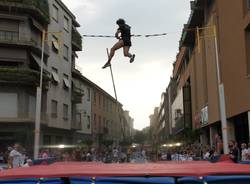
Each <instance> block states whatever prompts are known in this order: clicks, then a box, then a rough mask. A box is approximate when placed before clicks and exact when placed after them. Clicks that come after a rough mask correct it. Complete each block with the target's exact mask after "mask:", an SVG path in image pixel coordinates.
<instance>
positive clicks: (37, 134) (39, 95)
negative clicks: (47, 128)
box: [34, 30, 46, 159]
mask: <svg viewBox="0 0 250 184" xmlns="http://www.w3.org/2000/svg"><path fill="white" fill-rule="evenodd" d="M45 34H46V32H45V30H43V32H42V54H41V55H42V56H41V64H40V84H39V86H38V87H37V88H36V120H35V140H34V159H37V158H38V153H39V145H40V124H41V101H42V87H43V86H42V85H43V57H44V42H45Z"/></svg>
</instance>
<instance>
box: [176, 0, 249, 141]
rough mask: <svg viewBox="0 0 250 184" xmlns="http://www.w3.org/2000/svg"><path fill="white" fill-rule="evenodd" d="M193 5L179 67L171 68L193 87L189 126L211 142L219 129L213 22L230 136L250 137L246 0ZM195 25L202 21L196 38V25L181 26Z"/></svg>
mask: <svg viewBox="0 0 250 184" xmlns="http://www.w3.org/2000/svg"><path fill="white" fill-rule="evenodd" d="M191 9H192V11H191V14H190V18H189V21H188V23H187V24H186V25H185V26H184V31H183V34H182V38H181V41H180V52H179V55H178V58H177V61H176V65H175V69H174V71H180V72H179V74H178V72H175V73H177V75H176V76H177V77H176V78H177V79H178V80H177V83H178V86H179V87H181V86H182V87H183V86H189V88H190V91H191V98H190V99H191V104H192V105H191V109H192V122H193V124H192V128H193V129H199V130H200V131H201V142H202V143H203V144H208V143H209V144H212V145H214V144H215V139H214V135H215V134H221V122H220V119H221V118H220V108H219V95H218V94H219V92H218V78H217V77H218V73H217V66H216V55H215V54H216V47H215V39H214V36H215V35H214V34H213V31H212V26H214V25H215V26H216V36H217V40H218V54H219V56H218V57H219V68H220V70H219V71H220V76H221V84H223V85H224V94H225V105H226V117H227V126H228V128H227V131H228V139H229V140H231V139H233V140H237V141H238V142H239V143H241V142H249V127H250V126H249V122H250V121H249V119H250V118H249V117H250V113H249V109H250V97H249V92H250V85H249V84H250V81H249V70H248V68H249V67H248V66H249V57H248V53H249V52H248V48H249V45H250V42H249V23H250V9H249V1H248V0H240V1H230V3H228V1H226V0H220V1H216V0H212V1H211V0H210V1H208V0H207V1H201V0H196V1H193V2H191ZM196 27H200V28H201V27H203V28H205V27H206V29H201V30H200V31H199V36H200V39H199V40H198V39H197V38H198V36H197V34H196V32H195V31H185V30H187V29H192V28H196ZM198 43H199V44H198ZM175 73H174V74H175ZM188 93H189V92H188ZM188 96H189V95H188ZM183 99H184V97H183ZM183 104H184V102H183ZM184 106H185V105H184ZM184 113H185V109H184Z"/></svg>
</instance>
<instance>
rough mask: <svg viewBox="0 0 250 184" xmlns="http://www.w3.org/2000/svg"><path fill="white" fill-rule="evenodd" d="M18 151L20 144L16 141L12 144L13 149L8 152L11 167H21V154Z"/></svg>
mask: <svg viewBox="0 0 250 184" xmlns="http://www.w3.org/2000/svg"><path fill="white" fill-rule="evenodd" d="M19 151H20V145H19V144H17V143H16V144H14V149H13V150H12V151H11V152H10V154H9V158H10V164H11V168H17V167H21V164H22V154H21V153H20V152H19Z"/></svg>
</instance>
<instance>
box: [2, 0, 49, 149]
mask: <svg viewBox="0 0 250 184" xmlns="http://www.w3.org/2000/svg"><path fill="white" fill-rule="evenodd" d="M49 19H50V17H49V5H48V2H47V1H45V0H40V1H38V0H30V1H23V2H21V1H17V0H16V1H15V0H12V1H8V0H6V1H0V86H1V87H0V146H3V147H5V146H7V145H10V144H12V143H13V142H15V141H19V142H21V143H22V144H25V145H26V146H27V147H28V148H31V146H32V144H33V139H34V121H35V104H36V86H38V85H39V79H40V76H39V75H40V72H39V70H40V65H41V63H40V57H41V55H42V50H41V45H42V42H41V35H42V30H47V27H48V24H49ZM48 57H49V47H48V44H47V43H45V51H44V66H45V71H46V72H45V73H44V79H45V80H44V83H43V84H44V85H43V90H44V93H43V97H42V100H43V106H42V112H41V127H44V126H47V125H48V121H47V120H48V119H47V118H48V116H47V114H46V109H45V106H46V93H47V89H48V88H49V75H48V72H47V64H48Z"/></svg>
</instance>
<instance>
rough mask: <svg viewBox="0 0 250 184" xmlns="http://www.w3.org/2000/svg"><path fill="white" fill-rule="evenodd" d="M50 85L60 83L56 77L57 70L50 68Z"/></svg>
mask: <svg viewBox="0 0 250 184" xmlns="http://www.w3.org/2000/svg"><path fill="white" fill-rule="evenodd" d="M52 79H53V81H52V83H53V84H58V83H60V79H59V76H58V70H57V69H56V68H54V67H52Z"/></svg>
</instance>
